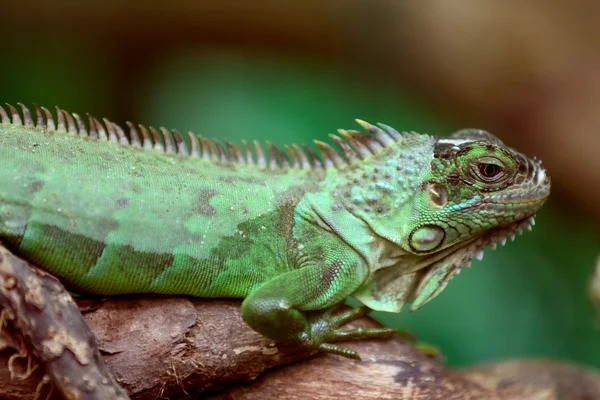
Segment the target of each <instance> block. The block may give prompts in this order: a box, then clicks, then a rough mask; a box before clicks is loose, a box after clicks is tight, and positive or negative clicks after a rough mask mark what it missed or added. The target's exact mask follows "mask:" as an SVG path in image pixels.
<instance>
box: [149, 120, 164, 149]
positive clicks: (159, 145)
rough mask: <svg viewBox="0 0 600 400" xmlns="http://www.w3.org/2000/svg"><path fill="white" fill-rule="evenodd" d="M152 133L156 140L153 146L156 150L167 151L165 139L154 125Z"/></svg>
mask: <svg viewBox="0 0 600 400" xmlns="http://www.w3.org/2000/svg"><path fill="white" fill-rule="evenodd" d="M150 134H151V135H152V140H153V141H154V146H153V147H154V148H155V149H156V150H160V151H165V145H164V144H163V139H162V138H161V136H160V133H158V131H157V130H156V129H155V128H154V127H153V126H151V127H150Z"/></svg>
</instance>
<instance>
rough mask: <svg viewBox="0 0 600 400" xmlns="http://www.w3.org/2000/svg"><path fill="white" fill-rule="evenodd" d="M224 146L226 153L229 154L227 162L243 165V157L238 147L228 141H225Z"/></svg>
mask: <svg viewBox="0 0 600 400" xmlns="http://www.w3.org/2000/svg"><path fill="white" fill-rule="evenodd" d="M225 145H226V146H227V153H229V160H230V161H236V162H238V163H240V164H243V163H244V156H243V155H242V151H241V150H240V148H239V146H238V145H237V144H235V143H232V142H230V141H228V140H226V141H225Z"/></svg>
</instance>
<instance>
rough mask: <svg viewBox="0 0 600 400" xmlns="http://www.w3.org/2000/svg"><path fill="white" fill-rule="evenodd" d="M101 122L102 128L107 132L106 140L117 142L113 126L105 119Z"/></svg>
mask: <svg viewBox="0 0 600 400" xmlns="http://www.w3.org/2000/svg"><path fill="white" fill-rule="evenodd" d="M102 121H103V122H104V126H105V127H106V130H107V131H108V140H109V141H111V142H118V141H119V138H118V137H117V132H116V131H115V127H114V126H113V124H112V123H111V122H110V121H109V120H108V119H106V118H103V119H102Z"/></svg>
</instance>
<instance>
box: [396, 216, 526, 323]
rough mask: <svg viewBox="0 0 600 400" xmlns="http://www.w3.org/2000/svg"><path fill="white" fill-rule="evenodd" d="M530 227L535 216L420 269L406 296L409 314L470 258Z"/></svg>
mask: <svg viewBox="0 0 600 400" xmlns="http://www.w3.org/2000/svg"><path fill="white" fill-rule="evenodd" d="M533 225H535V215H532V216H529V217H527V218H524V219H521V220H518V221H516V222H513V223H511V224H509V225H505V226H502V227H498V228H496V229H492V230H490V231H487V232H485V233H484V234H482V235H480V236H478V237H477V238H475V239H473V240H471V241H469V242H468V243H466V244H463V245H459V247H456V248H455V249H452V251H451V252H449V253H448V254H447V255H446V256H444V257H443V258H441V259H439V260H437V261H435V262H433V263H432V264H431V265H429V266H427V267H425V268H423V269H422V273H421V276H420V277H419V278H420V279H418V282H417V283H416V285H415V286H414V290H412V291H411V293H410V294H409V295H408V296H406V297H407V302H412V305H411V307H410V311H415V310H417V309H419V308H421V307H422V306H423V305H425V303H427V302H428V301H430V300H431V299H433V298H434V297H435V296H436V295H438V294H439V293H440V292H441V291H442V290H443V289H444V288H445V287H446V285H448V283H449V282H450V280H451V279H452V277H453V276H454V275H457V274H459V273H460V271H461V268H462V267H463V266H466V267H470V266H471V260H472V259H473V258H476V259H478V260H482V259H483V255H484V249H485V248H486V247H490V248H492V249H493V250H495V249H496V247H497V245H498V243H499V244H500V245H502V246H504V245H505V244H506V242H507V239H508V238H510V239H511V240H512V241H514V240H515V237H516V235H517V234H519V235H522V234H523V230H524V229H527V230H531V229H532V227H533Z"/></svg>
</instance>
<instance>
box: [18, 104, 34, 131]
mask: <svg viewBox="0 0 600 400" xmlns="http://www.w3.org/2000/svg"><path fill="white" fill-rule="evenodd" d="M17 105H18V106H19V107H21V110H22V111H23V122H24V124H25V126H27V127H29V128H33V118H31V113H30V112H29V109H28V108H27V107H25V104H23V103H17Z"/></svg>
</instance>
